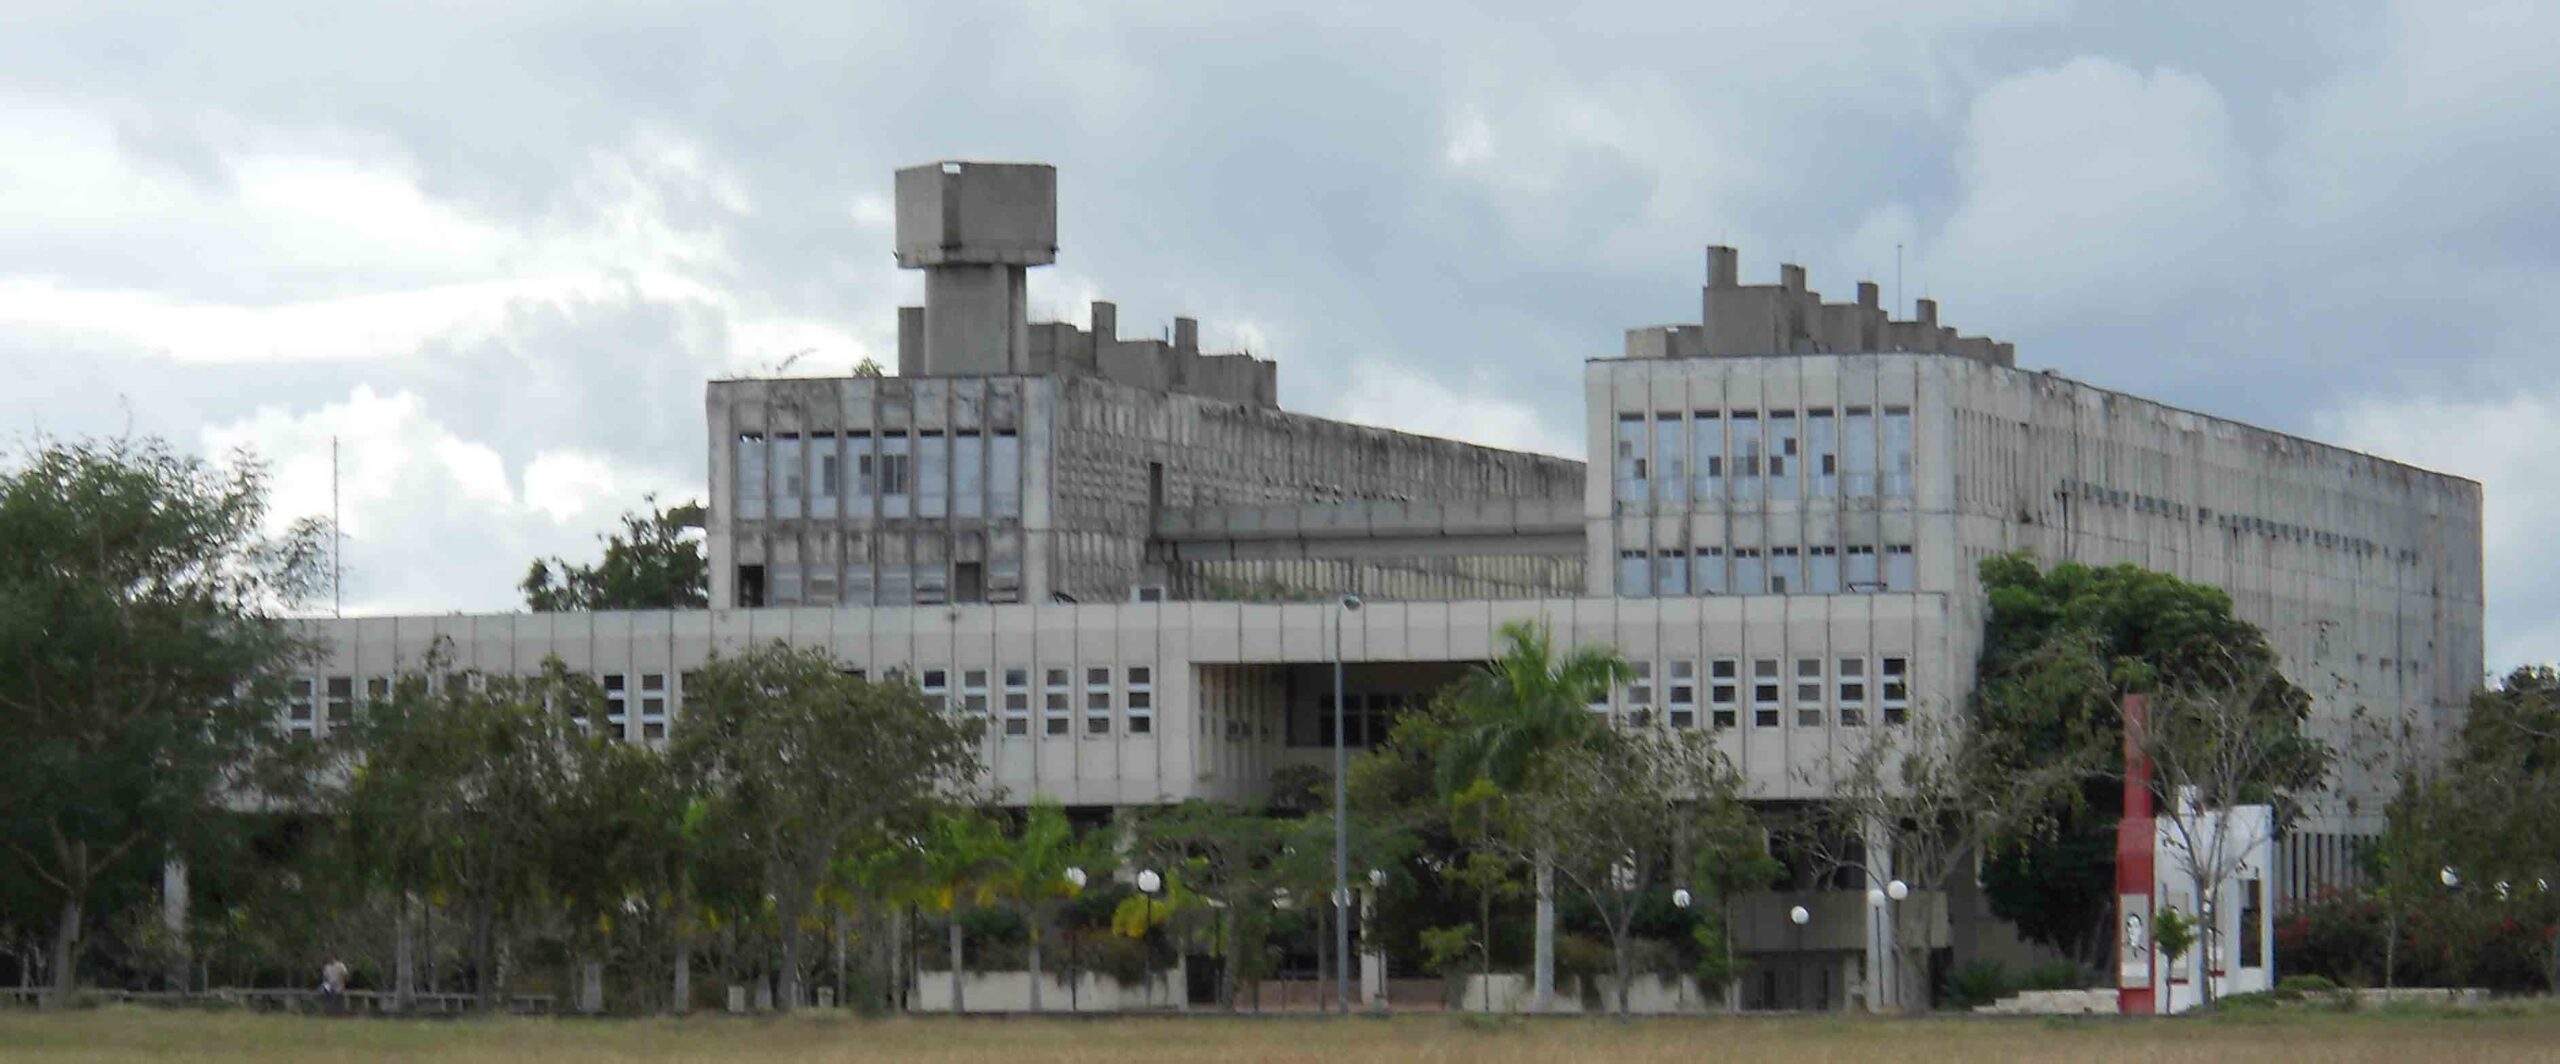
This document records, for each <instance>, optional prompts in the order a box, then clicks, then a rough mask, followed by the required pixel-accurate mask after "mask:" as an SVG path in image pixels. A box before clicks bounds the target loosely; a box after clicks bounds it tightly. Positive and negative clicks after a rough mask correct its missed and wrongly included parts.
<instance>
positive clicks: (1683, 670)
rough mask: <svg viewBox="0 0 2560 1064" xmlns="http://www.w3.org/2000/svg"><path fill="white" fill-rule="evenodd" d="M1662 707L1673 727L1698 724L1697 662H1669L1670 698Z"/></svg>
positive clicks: (1690, 726) (1695, 725) (1687, 726)
mask: <svg viewBox="0 0 2560 1064" xmlns="http://www.w3.org/2000/svg"><path fill="white" fill-rule="evenodd" d="M1663 709H1664V716H1665V717H1667V718H1668V719H1669V721H1670V723H1671V726H1672V727H1674V728H1695V727H1697V726H1698V663H1697V662H1694V661H1674V662H1672V663H1671V691H1670V699H1669V701H1667V702H1666V703H1665V704H1664V706H1663Z"/></svg>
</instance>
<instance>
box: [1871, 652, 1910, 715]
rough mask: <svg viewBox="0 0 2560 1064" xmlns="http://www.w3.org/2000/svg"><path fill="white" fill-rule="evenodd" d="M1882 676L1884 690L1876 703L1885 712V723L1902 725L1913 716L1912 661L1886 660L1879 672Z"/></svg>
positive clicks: (1904, 659)
mask: <svg viewBox="0 0 2560 1064" xmlns="http://www.w3.org/2000/svg"><path fill="white" fill-rule="evenodd" d="M1877 671H1878V672H1880V673H1881V674H1882V676H1881V677H1880V679H1881V680H1882V681H1883V684H1884V689H1883V690H1882V691H1880V692H1878V693H1879V694H1880V695H1882V698H1881V699H1880V700H1879V701H1878V702H1877V703H1876V704H1877V706H1878V707H1879V708H1881V709H1882V710H1883V711H1884V722H1885V723H1887V724H1900V723H1902V722H1903V721H1904V720H1906V719H1908V718H1909V717H1910V715H1911V659H1910V658H1886V659H1884V661H1883V662H1882V664H1881V667H1880V668H1879V669H1878V670H1877Z"/></svg>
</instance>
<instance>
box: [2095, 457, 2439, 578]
mask: <svg viewBox="0 0 2560 1064" xmlns="http://www.w3.org/2000/svg"><path fill="white" fill-rule="evenodd" d="M2054 495H2055V496H2056V497H2058V498H2066V499H2067V498H2073V497H2077V498H2080V499H2083V500H2086V501H2089V502H2094V503H2099V504H2102V505H2109V506H2123V507H2127V508H2129V509H2131V510H2132V511H2133V512H2135V513H2138V514H2150V515H2153V516H2157V517H2168V518H2174V519H2176V520H2180V521H2184V520H2186V519H2187V518H2188V517H2189V515H2190V514H2192V515H2193V516H2194V518H2195V522H2196V523H2197V524H2203V523H2205V522H2207V521H2210V522H2213V523H2214V524H2216V525H2219V526H2221V527H2222V528H2224V529H2226V530H2229V531H2230V532H2232V533H2234V534H2237V533H2242V532H2246V533H2252V534H2255V535H2260V536H2266V537H2269V538H2271V539H2289V540H2292V541H2293V542H2296V543H2309V544H2311V545H2312V546H2315V547H2320V548H2322V549H2329V550H2341V551H2346V552H2348V553H2351V554H2358V555H2368V556H2369V555H2373V554H2379V553H2384V552H2388V553H2390V554H2391V556H2392V558H2393V560H2395V561H2398V562H2402V563H2409V562H2415V561H2416V560H2417V558H2418V552H2417V551H2414V550H2410V549H2408V548H2405V547H2403V548H2396V549H2395V548H2390V547H2385V546H2383V545H2382V544H2379V543H2376V542H2374V541H2372V540H2370V539H2366V538H2364V537H2362V536H2351V535H2348V534H2346V533H2344V532H2331V531H2327V530H2325V529H2318V528H2313V527H2311V526H2309V525H2298V524H2293V523H2291V522H2287V521H2271V520H2268V519H2266V518H2263V517H2256V516H2252V515H2249V514H2235V513H2219V514H2217V513H2215V512H2214V511H2213V509H2212V508H2211V507H2207V506H2197V507H2192V508H2190V507H2189V506H2188V505H2187V504H2186V503H2182V502H2177V501H2174V500H2170V499H2163V498H2160V497H2158V496H2154V495H2145V494H2142V493H2141V492H2134V491H2126V490H2124V489H2123V488H2111V487H2108V486H2106V485H2104V484H2093V483H2090V482H2089V481H2086V480H2080V479H2077V478H2073V477H2064V478H2063V480H2062V486H2061V487H2060V488H2057V489H2055V490H2054Z"/></svg>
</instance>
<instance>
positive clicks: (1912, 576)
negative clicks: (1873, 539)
mask: <svg viewBox="0 0 2560 1064" xmlns="http://www.w3.org/2000/svg"><path fill="white" fill-rule="evenodd" d="M1884 586H1885V590H1887V591H1917V590H1919V589H1920V570H1919V566H1918V565H1916V564H1914V561H1913V558H1912V556H1911V545H1910V544H1908V543H1902V544H1896V545H1893V546H1888V547H1886V548H1885V549H1884Z"/></svg>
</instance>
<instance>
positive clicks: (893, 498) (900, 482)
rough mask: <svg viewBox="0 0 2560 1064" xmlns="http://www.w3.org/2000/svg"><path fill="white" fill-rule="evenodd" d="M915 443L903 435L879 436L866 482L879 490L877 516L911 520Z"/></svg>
mask: <svg viewBox="0 0 2560 1064" xmlns="http://www.w3.org/2000/svg"><path fill="white" fill-rule="evenodd" d="M914 442H915V441H913V440H910V439H908V438H907V436H906V434H905V433H892V434H889V435H886V436H882V437H880V454H879V456H878V458H877V460H876V462H875V464H874V467H873V469H872V470H871V471H870V473H869V474H868V475H867V476H866V479H867V480H869V481H870V482H872V483H876V484H878V485H879V488H880V516H882V517H910V516H913V515H912V514H911V513H910V512H909V511H911V510H912V509H913V508H914V501H913V500H914V492H915V464H914V463H915V459H914V456H913V454H912V453H911V448H912V446H913V444H914Z"/></svg>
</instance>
